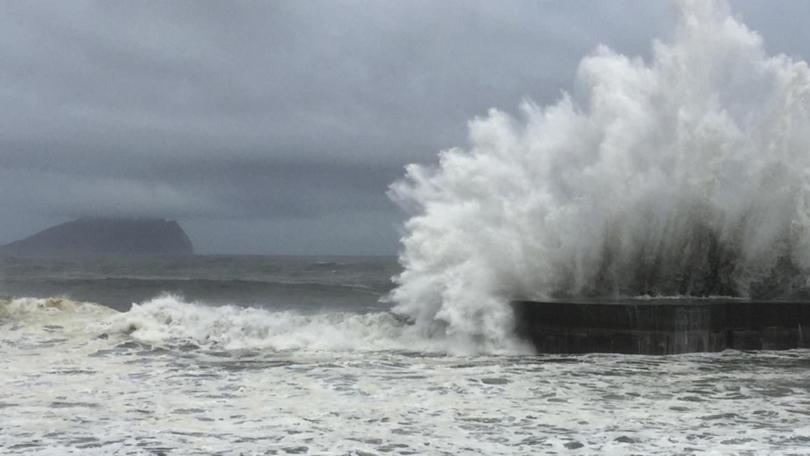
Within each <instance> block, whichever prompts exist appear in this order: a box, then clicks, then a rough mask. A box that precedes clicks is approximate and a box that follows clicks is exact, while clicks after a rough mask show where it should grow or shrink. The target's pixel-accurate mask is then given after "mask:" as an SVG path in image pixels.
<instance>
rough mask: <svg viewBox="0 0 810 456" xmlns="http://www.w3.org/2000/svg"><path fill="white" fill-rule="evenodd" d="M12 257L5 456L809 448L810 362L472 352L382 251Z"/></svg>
mask: <svg viewBox="0 0 810 456" xmlns="http://www.w3.org/2000/svg"><path fill="white" fill-rule="evenodd" d="M0 264H2V267H1V268H0V271H2V272H0V287H1V288H0V290H6V291H5V292H7V293H11V292H14V293H15V294H16V295H17V296H35V297H12V296H9V297H6V298H3V299H2V300H0V454H15V455H16V454H30V455H33V454H37V455H44V454H53V455H61V454H98V455H108V454H121V455H126V454H132V455H136V454H138V455H157V454H166V455H168V454H177V455H186V454H223V455H226V454H228V455H229V454H341V455H342V454H380V455H383V454H392V455H393V454H447V455H455V454H480V455H498V454H503V455H511V454H617V455H623V454H643V455H650V454H660V455H672V454H750V455H755V454H757V455H758V454H785V455H787V454H810V376H808V375H807V373H808V372H809V371H810V352H808V351H803V350H794V351H785V352H736V351H726V352H722V353H704V354H688V355H677V356H662V357H650V356H633V355H606V354H600V355H579V356H560V355H532V354H513V355H510V354H495V355H493V354H479V353H462V352H459V351H457V350H456V349H455V348H454V347H453V346H452V345H448V341H446V340H442V339H441V338H436V337H431V336H430V335H426V334H425V333H424V332H422V331H417V330H415V325H414V323H413V322H410V321H407V320H406V319H403V318H401V317H400V316H397V315H394V314H392V313H391V312H389V310H390V309H389V308H390V306H391V304H386V303H380V302H379V298H381V297H383V296H385V295H386V293H387V292H388V290H389V288H390V286H391V285H390V280H389V278H390V276H391V275H393V274H395V273H396V272H397V270H398V268H397V265H396V261H395V259H394V258H387V257H374V258H358V257H343V258H336V257H330V258H318V257H206V256H202V257H184V258H140V259H131V258H130V259H125V258H117V259H116V258H106V259H103V258H97V259H92V258H88V259H81V260H20V259H5V260H2V262H0ZM234 284H235V285H234ZM39 290H44V291H42V292H39ZM58 290H63V291H62V292H57V291H58ZM246 290H247V291H246ZM330 303H333V304H332V305H330Z"/></svg>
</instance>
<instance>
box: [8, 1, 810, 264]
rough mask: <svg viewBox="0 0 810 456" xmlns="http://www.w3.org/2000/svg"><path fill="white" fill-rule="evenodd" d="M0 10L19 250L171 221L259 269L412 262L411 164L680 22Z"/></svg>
mask: <svg viewBox="0 0 810 456" xmlns="http://www.w3.org/2000/svg"><path fill="white" fill-rule="evenodd" d="M768 5H770V3H765V2H763V3H744V4H740V8H741V9H742V14H743V15H744V18H745V19H748V15H751V16H755V17H756V20H757V22H758V24H755V25H756V26H760V27H764V28H766V29H768V27H770V28H771V29H773V33H774V34H776V35H779V36H778V37H777V41H779V44H780V45H783V46H786V47H787V48H788V49H786V50H787V51H788V52H791V53H794V54H796V53H802V52H803V51H804V50H805V49H806V47H805V45H804V43H807V42H808V40H807V39H806V38H807V36H806V35H807V32H802V31H801V30H803V22H801V21H793V22H790V24H792V25H791V27H794V28H795V29H796V33H797V35H795V36H796V38H795V39H792V38H791V35H790V34H789V33H788V31H786V30H782V29H780V28H779V27H778V26H776V24H778V23H779V21H780V20H781V19H780V18H782V17H783V16H784V17H789V16H790V13H793V12H795V11H793V10H791V8H793V9H802V8H804V9H806V7H803V6H802V5H794V6H793V7H786V6H784V5H782V6H780V7H779V8H778V9H774V10H771V9H769V7H768ZM735 6H736V5H735ZM0 8H1V9H2V14H0V216H2V217H3V220H4V221H6V222H5V223H4V226H3V227H2V228H0V241H8V240H11V239H13V238H15V237H19V236H22V235H26V234H28V233H29V232H30V231H32V230H35V229H38V228H42V227H44V226H46V225H47V224H50V223H54V222H58V221H62V220H63V219H66V218H70V217H75V216H79V215H105V214H123V215H156V216H163V217H171V218H179V219H180V220H181V221H182V222H183V223H184V225H185V226H186V227H187V228H188V229H189V231H190V232H191V235H192V237H193V238H195V240H196V241H197V244H198V247H199V248H200V250H202V251H240V252H274V251H275V252H285V251H287V252H295V253H302V252H310V253H317V252H343V253H350V252H357V253H375V252H377V253H391V252H393V251H394V250H395V249H396V242H395V241H396V236H397V233H396V229H395V226H396V222H397V220H398V213H397V210H396V208H394V207H393V205H392V204H391V203H390V202H388V201H387V199H386V197H385V195H384V192H385V189H386V186H387V185H388V184H389V183H390V182H391V181H392V180H394V179H396V178H397V177H398V176H399V175H400V174H401V169H402V166H403V165H405V164H406V163H408V162H412V161H430V160H433V159H434V157H435V154H436V152H437V151H438V150H440V149H442V148H446V147H450V146H453V145H463V144H464V142H465V135H466V133H465V130H466V122H467V120H469V119H470V118H471V117H473V116H475V115H480V114H483V113H485V112H486V110H487V109H488V108H489V107H493V106H496V107H500V108H502V109H506V110H514V108H515V106H517V104H518V103H519V102H520V100H521V99H522V98H524V97H530V98H532V99H534V100H536V101H537V102H539V103H546V102H549V101H552V100H554V99H555V98H557V97H558V96H559V93H560V91H561V90H569V89H570V88H571V83H572V78H573V75H574V72H575V70H576V65H577V62H578V61H579V59H580V58H581V57H582V56H583V54H586V53H588V52H589V51H590V50H591V49H592V48H593V47H594V46H595V45H596V44H598V43H606V44H608V45H610V46H611V47H613V48H615V49H617V50H619V51H622V52H625V53H630V54H642V55H647V54H648V52H649V40H650V39H651V38H652V37H653V36H661V35H664V36H666V34H668V33H669V32H670V30H671V24H672V22H673V15H672V11H673V9H672V7H671V5H668V4H666V3H659V2H646V1H642V0H637V1H621V2H591V1H564V2H563V1H560V2H545V1H506V2H502V1H499V2H484V1H481V2H469V1H463V2H462V1H443V2H435V1H409V2H370V1H369V2H360V1H343V2H323V1H313V2H300V1H277V2H246V1H245V2H215V1H202V2H200V1H193V2H192V1H187V2H184V1H174V2H162V1H161V2H158V1H139V2H128V1H127V2H124V1H75V2H61V1H34V2H18V1H8V2H0ZM805 12H806V11H805ZM805 17H806V15H805ZM768 32H769V30H765V33H764V34H765V37H766V39H769V38H770V36H769V34H768ZM799 33H803V34H804V35H798V34H799ZM802 37H803V38H802Z"/></svg>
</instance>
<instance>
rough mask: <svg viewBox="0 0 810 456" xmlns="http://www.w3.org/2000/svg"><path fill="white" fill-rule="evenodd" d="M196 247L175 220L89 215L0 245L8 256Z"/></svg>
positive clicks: (176, 251) (174, 251)
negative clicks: (96, 216)
mask: <svg viewBox="0 0 810 456" xmlns="http://www.w3.org/2000/svg"><path fill="white" fill-rule="evenodd" d="M193 253H194V247H193V246H192V244H191V240H190V239H189V237H188V235H186V232H185V231H183V228H181V227H180V224H179V223H177V222H176V221H174V220H164V219H155V218H95V217H86V218H80V219H77V220H73V221H70V222H66V223H62V224H60V225H56V226H53V227H51V228H48V229H46V230H43V231H40V232H39V233H36V234H34V235H32V236H30V237H27V238H25V239H21V240H19V241H15V242H12V243H10V244H6V245H3V246H0V255H7V256H76V255H94V256H98V255H191V254H193Z"/></svg>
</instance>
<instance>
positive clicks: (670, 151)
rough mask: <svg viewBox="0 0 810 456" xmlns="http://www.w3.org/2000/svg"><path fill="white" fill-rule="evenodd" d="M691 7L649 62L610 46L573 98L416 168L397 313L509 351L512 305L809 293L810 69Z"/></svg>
mask: <svg viewBox="0 0 810 456" xmlns="http://www.w3.org/2000/svg"><path fill="white" fill-rule="evenodd" d="M680 5H681V20H680V24H679V25H678V27H677V30H676V32H675V34H674V38H673V39H672V40H671V41H670V42H660V41H656V42H655V43H654V44H653V52H652V58H651V59H650V60H649V61H645V60H643V59H642V58H639V57H635V58H633V57H627V56H625V55H621V54H619V53H617V52H614V51H612V50H610V49H609V48H607V47H606V46H599V47H598V48H597V49H596V50H595V51H594V52H593V53H592V54H591V55H589V56H587V57H586V58H584V59H583V60H582V62H581V63H580V65H579V69H578V73H577V80H576V87H577V93H576V94H575V96H571V95H568V94H565V95H564V96H563V97H562V99H561V100H559V101H558V102H557V103H555V104H553V105H550V106H545V107H541V106H537V105H535V104H533V103H531V102H526V103H524V104H523V105H522V108H521V115H520V117H518V118H515V117H513V116H510V115H508V114H506V113H503V112H501V111H497V110H491V111H490V112H489V115H488V116H486V117H483V118H476V119H475V120H473V121H472V122H471V123H470V126H469V130H470V133H469V136H470V146H469V148H467V149H460V148H455V149H450V150H445V151H443V152H441V154H440V155H439V163H438V165H437V166H423V165H416V164H413V165H409V166H408V167H407V175H406V177H405V179H403V180H401V181H399V182H396V183H395V184H393V185H392V187H391V190H390V195H391V197H392V198H393V199H394V200H395V201H397V202H398V203H399V204H400V205H401V206H402V207H403V208H405V210H406V211H408V212H409V213H410V214H411V217H410V219H409V220H408V221H407V223H406V224H405V234H404V237H403V239H402V252H401V255H400V262H401V264H402V266H403V267H404V272H402V274H401V275H399V276H398V277H397V278H396V282H397V287H396V288H395V289H394V291H393V292H392V294H391V299H392V300H393V301H394V302H396V303H397V306H396V311H397V312H399V313H402V314H405V315H408V316H410V317H412V318H413V319H415V320H416V322H417V324H418V325H420V326H421V327H423V328H430V329H429V330H430V331H433V332H441V333H444V334H447V335H448V336H449V337H453V338H458V339H467V340H471V341H478V342H482V341H483V343H485V344H488V345H491V346H503V345H506V344H509V343H510V340H511V336H510V334H511V328H512V314H511V312H510V309H509V306H508V305H507V304H508V301H509V300H510V299H514V298H529V299H539V298H555V297H578V296H637V295H652V296H657V295H685V296H710V295H727V296H736V297H787V296H796V295H806V294H807V289H808V282H807V278H808V270H810V152H808V151H810V128H808V125H809V124H808V115H810V70H808V67H807V64H806V63H805V62H803V61H797V60H794V59H792V58H790V57H787V56H784V55H776V56H769V55H767V54H766V53H765V51H764V48H763V44H762V39H761V37H760V36H759V35H758V34H757V33H755V32H753V31H751V30H749V29H748V28H746V26H745V25H743V24H741V23H740V22H738V21H737V20H736V19H734V18H733V17H732V16H731V15H730V13H729V11H728V7H727V5H726V4H725V3H722V2H713V1H703V0H692V1H682V2H680Z"/></svg>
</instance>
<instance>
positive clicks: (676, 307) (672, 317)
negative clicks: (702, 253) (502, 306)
mask: <svg viewBox="0 0 810 456" xmlns="http://www.w3.org/2000/svg"><path fill="white" fill-rule="evenodd" d="M512 307H513V309H514V311H515V321H516V331H517V333H518V334H519V335H520V336H522V337H524V338H526V339H528V340H530V341H531V342H532V343H533V344H534V346H535V347H536V349H537V351H538V352H540V353H597V352H603V353H636V354H656V355H664V354H676V353H689V352H705V351H722V350H725V349H736V350H784V349H791V348H802V347H810V335H808V334H807V333H808V331H810V302H782V301H780V302H762V301H760V302H757V301H735V300H728V301H725V300H717V299H707V300H687V299H672V300H623V301H622V300H616V301H614V300H611V301H599V302H597V301H580V302H570V301H561V302H539V301H514V302H512Z"/></svg>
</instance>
